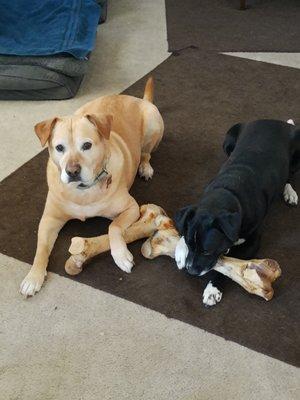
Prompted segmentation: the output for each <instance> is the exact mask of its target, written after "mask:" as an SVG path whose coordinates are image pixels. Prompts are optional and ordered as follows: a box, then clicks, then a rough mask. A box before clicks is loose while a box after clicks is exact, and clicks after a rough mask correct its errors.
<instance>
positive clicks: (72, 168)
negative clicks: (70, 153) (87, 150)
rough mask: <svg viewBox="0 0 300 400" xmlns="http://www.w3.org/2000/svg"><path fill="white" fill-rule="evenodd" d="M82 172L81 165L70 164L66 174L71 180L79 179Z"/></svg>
mask: <svg viewBox="0 0 300 400" xmlns="http://www.w3.org/2000/svg"><path fill="white" fill-rule="evenodd" d="M80 171H81V167H80V165H79V164H69V165H67V166H66V173H67V175H68V176H69V177H70V178H77V177H78V175H79V174H80Z"/></svg>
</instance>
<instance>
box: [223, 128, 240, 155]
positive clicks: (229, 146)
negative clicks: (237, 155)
mask: <svg viewBox="0 0 300 400" xmlns="http://www.w3.org/2000/svg"><path fill="white" fill-rule="evenodd" d="M242 126H243V125H242V124H235V125H233V126H232V127H231V128H230V129H229V131H228V132H227V133H226V136H225V140H224V143H223V150H224V152H225V154H227V156H228V157H229V156H230V154H231V153H232V152H233V150H234V148H235V145H236V142H237V140H238V137H239V134H240V131H241V129H242Z"/></svg>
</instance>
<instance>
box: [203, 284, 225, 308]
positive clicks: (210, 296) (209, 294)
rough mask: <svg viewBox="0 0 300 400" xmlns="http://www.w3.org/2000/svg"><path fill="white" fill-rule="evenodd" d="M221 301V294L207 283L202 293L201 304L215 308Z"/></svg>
mask: <svg viewBox="0 0 300 400" xmlns="http://www.w3.org/2000/svg"><path fill="white" fill-rule="evenodd" d="M221 299H222V292H221V291H220V290H219V289H218V288H217V287H216V286H214V285H213V284H212V283H211V282H209V283H208V284H207V286H206V288H205V289H204V292H203V304H204V305H206V306H208V307H211V306H215V305H216V304H217V303H219V302H220V301H221Z"/></svg>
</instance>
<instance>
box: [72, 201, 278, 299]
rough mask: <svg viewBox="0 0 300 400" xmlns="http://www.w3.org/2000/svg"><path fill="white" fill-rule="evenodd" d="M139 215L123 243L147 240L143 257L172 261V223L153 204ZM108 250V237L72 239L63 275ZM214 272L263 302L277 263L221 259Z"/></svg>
mask: <svg viewBox="0 0 300 400" xmlns="http://www.w3.org/2000/svg"><path fill="white" fill-rule="evenodd" d="M140 213H141V216H140V219H139V220H138V221H137V222H135V223H134V224H133V225H131V226H130V227H129V228H128V229H127V230H126V231H125V232H124V239H125V241H126V243H131V242H134V241H135V240H139V239H143V238H148V239H147V240H146V241H145V242H144V243H143V245H142V249H141V251H142V254H143V256H144V257H146V258H149V259H153V258H156V257H158V256H161V255H167V256H169V257H172V258H174V257H175V248H176V244H177V242H178V240H179V234H178V232H177V230H176V229H175V227H174V224H173V221H172V220H171V219H170V218H169V217H168V216H167V215H166V213H165V211H164V210H163V209H162V208H161V207H158V206H156V205H154V204H146V205H143V206H141V208H140ZM109 249H110V246H109V238H108V235H102V236H97V237H93V238H81V237H74V238H73V239H72V243H71V246H70V248H69V252H70V253H71V256H70V258H69V259H68V260H67V262H66V264H65V269H66V272H67V273H68V274H70V275H76V274H78V273H80V272H81V271H82V267H83V264H84V263H86V262H87V261H88V260H89V259H91V258H92V257H95V256H96V255H98V254H100V253H103V252H105V251H108V250H109ZM214 269H215V270H216V271H218V272H220V273H222V274H223V275H226V276H228V277H229V278H231V279H232V280H233V281H235V282H237V283H238V284H239V285H241V286H242V287H243V288H244V289H245V290H247V292H249V293H252V294H256V295H258V296H261V297H263V298H264V299H265V300H271V298H272V297H273V294H274V291H273V288H272V282H274V281H275V279H277V278H278V277H279V276H280V275H281V270H280V267H279V265H278V263H277V262H276V261H275V260H271V259H261V260H259V259H253V260H239V259H237V258H232V257H225V256H223V257H220V258H219V259H218V262H217V264H216V265H215V266H214Z"/></svg>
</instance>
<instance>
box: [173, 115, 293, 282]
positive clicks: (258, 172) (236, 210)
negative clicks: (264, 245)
mask: <svg viewBox="0 0 300 400" xmlns="http://www.w3.org/2000/svg"><path fill="white" fill-rule="evenodd" d="M223 149H224V151H225V153H226V154H227V155H228V156H229V158H228V160H227V161H226V162H225V163H224V164H223V166H222V167H221V169H220V171H219V173H218V175H217V176H216V177H215V178H214V179H213V180H212V181H211V182H210V183H209V184H208V186H207V187H206V189H205V191H204V193H203V196H202V197H201V199H200V201H199V202H198V204H196V205H190V206H188V207H185V208H184V209H182V210H181V211H179V212H178V213H177V214H176V216H175V222H176V226H177V228H178V230H179V233H180V234H181V235H183V236H184V238H185V242H186V244H187V246H188V250H189V252H188V256H187V260H186V269H187V271H188V272H189V273H190V274H192V275H203V274H204V273H206V272H207V271H209V270H210V269H211V268H212V267H213V266H214V265H215V263H216V261H217V259H218V257H219V256H220V255H223V254H225V253H226V252H227V251H228V249H230V250H229V255H230V256H233V257H238V258H243V259H247V258H253V257H255V255H256V253H257V250H258V248H259V243H260V233H261V227H262V223H263V219H264V217H265V216H266V214H267V212H268V210H269V208H270V205H271V203H272V202H273V200H274V199H275V198H276V197H278V195H281V194H282V193H283V190H284V187H285V185H286V183H287V182H289V180H290V179H291V176H292V175H293V174H294V173H295V172H296V171H297V170H298V169H299V166H300V128H299V127H298V128H297V127H295V126H294V125H291V124H288V123H286V122H283V121H277V120H258V121H254V122H250V123H245V124H236V125H234V126H233V127H232V128H231V129H230V130H229V131H228V132H227V134H226V138H225V141H224V144H223ZM240 238H243V239H245V242H244V243H243V244H241V245H239V246H234V243H235V242H236V241H237V240H238V239H240ZM217 279H219V278H217Z"/></svg>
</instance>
